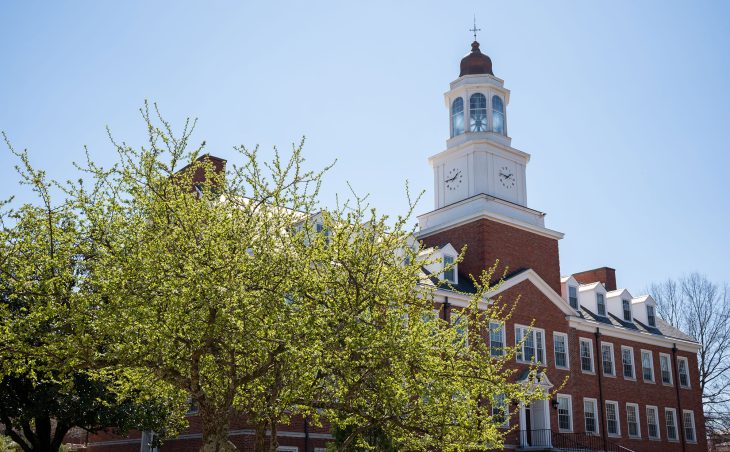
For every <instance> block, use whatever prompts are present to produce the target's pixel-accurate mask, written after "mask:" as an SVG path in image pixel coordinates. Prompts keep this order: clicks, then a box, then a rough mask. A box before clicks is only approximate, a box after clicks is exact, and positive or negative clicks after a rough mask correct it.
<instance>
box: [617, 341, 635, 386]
mask: <svg viewBox="0 0 730 452" xmlns="http://www.w3.org/2000/svg"><path fill="white" fill-rule="evenodd" d="M625 350H628V351H629V356H631V376H630V377H627V376H626V364H625V363H624V351H625ZM621 374H622V375H623V376H624V380H631V381H636V360H635V359H634V347H629V346H628V345H622V346H621Z"/></svg>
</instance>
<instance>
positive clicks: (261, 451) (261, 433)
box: [253, 422, 268, 452]
mask: <svg viewBox="0 0 730 452" xmlns="http://www.w3.org/2000/svg"><path fill="white" fill-rule="evenodd" d="M266 427H267V425H266V423H265V422H261V423H259V424H257V425H256V437H255V438H254V444H253V450H254V452H267V450H268V447H267V446H266Z"/></svg>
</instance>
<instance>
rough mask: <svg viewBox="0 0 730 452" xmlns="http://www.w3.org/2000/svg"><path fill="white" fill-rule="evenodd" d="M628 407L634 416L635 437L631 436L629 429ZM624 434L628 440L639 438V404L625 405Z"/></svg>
mask: <svg viewBox="0 0 730 452" xmlns="http://www.w3.org/2000/svg"><path fill="white" fill-rule="evenodd" d="M629 407H631V408H633V411H634V414H635V415H636V435H632V434H631V428H629ZM626 434H627V435H628V436H629V438H634V439H636V438H641V415H640V414H639V404H637V403H630V402H629V403H626Z"/></svg>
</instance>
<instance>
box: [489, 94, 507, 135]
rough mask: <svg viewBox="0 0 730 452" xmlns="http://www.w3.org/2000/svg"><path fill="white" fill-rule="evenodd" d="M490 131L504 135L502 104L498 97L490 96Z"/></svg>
mask: <svg viewBox="0 0 730 452" xmlns="http://www.w3.org/2000/svg"><path fill="white" fill-rule="evenodd" d="M492 131H493V132H495V133H501V134H504V102H502V98H501V97H499V96H496V95H495V96H492Z"/></svg>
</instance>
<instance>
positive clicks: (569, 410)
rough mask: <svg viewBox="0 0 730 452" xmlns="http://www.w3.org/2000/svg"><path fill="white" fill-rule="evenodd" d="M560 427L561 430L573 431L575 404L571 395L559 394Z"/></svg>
mask: <svg viewBox="0 0 730 452" xmlns="http://www.w3.org/2000/svg"><path fill="white" fill-rule="evenodd" d="M558 428H559V429H560V431H561V432H570V431H573V404H572V403H571V397H570V396H569V395H562V394H558Z"/></svg>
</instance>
